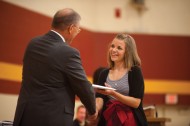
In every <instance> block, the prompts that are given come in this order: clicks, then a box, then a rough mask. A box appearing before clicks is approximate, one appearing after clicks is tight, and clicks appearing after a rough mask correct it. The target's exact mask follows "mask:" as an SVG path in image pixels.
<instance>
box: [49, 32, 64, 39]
mask: <svg viewBox="0 0 190 126" xmlns="http://www.w3.org/2000/svg"><path fill="white" fill-rule="evenodd" d="M51 31H52V32H54V33H56V34H57V35H59V37H61V39H62V40H63V42H65V39H64V38H63V36H62V35H60V34H59V33H58V32H56V31H54V30H51Z"/></svg>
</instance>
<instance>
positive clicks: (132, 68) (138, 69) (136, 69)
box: [130, 66, 141, 73]
mask: <svg viewBox="0 0 190 126" xmlns="http://www.w3.org/2000/svg"><path fill="white" fill-rule="evenodd" d="M130 72H131V73H135V72H141V67H140V66H133V67H131V70H130Z"/></svg>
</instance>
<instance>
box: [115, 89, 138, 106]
mask: <svg viewBox="0 0 190 126" xmlns="http://www.w3.org/2000/svg"><path fill="white" fill-rule="evenodd" d="M111 96H113V97H114V98H116V99H117V100H118V101H120V102H122V103H123V104H126V105H128V106H130V107H133V108H138V106H139V104H140V102H141V99H139V98H134V97H130V96H125V95H122V94H120V93H118V92H116V91H113V92H112V94H111Z"/></svg>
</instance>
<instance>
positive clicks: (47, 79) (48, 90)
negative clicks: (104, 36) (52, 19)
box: [14, 31, 95, 126]
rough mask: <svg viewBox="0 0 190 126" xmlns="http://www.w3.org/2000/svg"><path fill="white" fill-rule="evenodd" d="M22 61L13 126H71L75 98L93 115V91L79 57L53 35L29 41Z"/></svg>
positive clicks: (73, 50)
mask: <svg viewBox="0 0 190 126" xmlns="http://www.w3.org/2000/svg"><path fill="white" fill-rule="evenodd" d="M23 62H24V63H23V77H22V87H21V90H20V94H19V98H18V103H17V108H16V113H15V118H14V126H72V123H73V115H74V103H75V95H77V96H78V97H79V98H80V99H81V101H82V103H83V104H84V105H85V107H86V108H87V110H88V112H89V113H90V114H94V113H95V96H94V90H93V88H92V85H91V84H90V83H89V81H88V80H87V78H86V74H85V72H84V70H83V67H82V65H81V59H80V54H79V52H78V51H77V50H76V49H74V48H72V47H70V46H69V45H67V44H66V43H65V42H63V40H62V39H61V38H60V36H58V35H57V34H56V33H54V32H52V31H50V32H48V33H47V34H45V35H43V36H40V37H36V38H34V39H32V40H31V42H30V43H29V45H28V47H27V49H26V52H25V56H24V60H23Z"/></svg>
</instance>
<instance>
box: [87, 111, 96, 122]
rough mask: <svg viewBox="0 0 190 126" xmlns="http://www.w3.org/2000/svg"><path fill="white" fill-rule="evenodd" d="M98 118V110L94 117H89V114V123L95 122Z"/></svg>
mask: <svg viewBox="0 0 190 126" xmlns="http://www.w3.org/2000/svg"><path fill="white" fill-rule="evenodd" d="M97 117H98V109H97V108H96V112H95V113H94V114H93V115H89V114H88V115H87V120H88V121H89V122H93V121H95V120H96V119H97Z"/></svg>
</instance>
